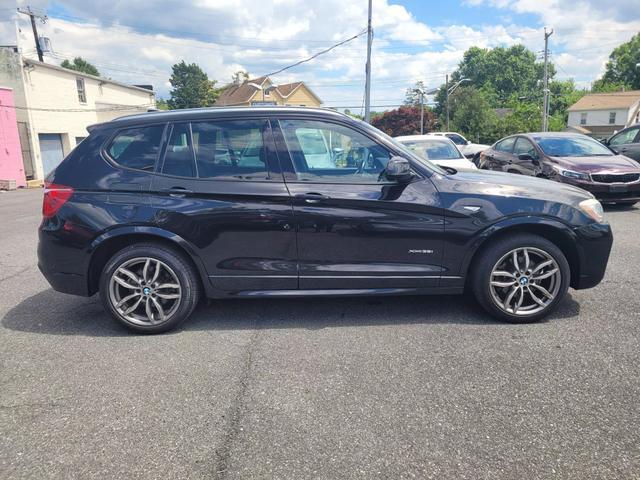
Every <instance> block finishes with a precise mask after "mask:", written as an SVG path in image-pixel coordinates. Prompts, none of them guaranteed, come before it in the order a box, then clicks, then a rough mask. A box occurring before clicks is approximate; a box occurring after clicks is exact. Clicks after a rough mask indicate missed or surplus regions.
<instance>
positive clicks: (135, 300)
mask: <svg viewBox="0 0 640 480" xmlns="http://www.w3.org/2000/svg"><path fill="white" fill-rule="evenodd" d="M199 295H200V290H199V282H198V277H197V273H196V272H195V270H194V268H193V267H192V266H191V264H190V263H189V262H188V261H187V260H186V259H185V258H184V257H183V256H182V255H180V254H179V253H177V252H176V251H174V250H172V249H170V248H167V247H164V246H161V245H155V244H138V245H133V246H131V247H128V248H125V249H123V250H121V251H119V252H118V253H116V254H115V255H114V256H113V257H112V258H111V259H110V260H109V261H108V262H107V265H106V266H105V268H104V270H103V272H102V275H101V277H100V297H101V299H102V303H103V304H104V307H105V308H106V310H107V311H108V312H109V313H111V315H112V316H113V317H114V318H115V319H116V320H117V321H119V322H120V323H122V324H123V325H124V326H126V327H127V328H129V329H131V330H134V331H136V332H141V333H161V332H166V331H168V330H171V329H173V328H175V327H177V326H178V325H180V324H181V323H182V322H183V321H184V320H186V318H187V317H188V316H189V315H190V314H191V312H193V309H194V308H195V306H196V305H197V303H198V299H199Z"/></svg>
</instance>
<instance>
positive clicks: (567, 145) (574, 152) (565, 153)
mask: <svg viewBox="0 0 640 480" xmlns="http://www.w3.org/2000/svg"><path fill="white" fill-rule="evenodd" d="M533 139H534V140H535V141H536V142H537V144H538V145H540V148H541V149H542V151H543V152H544V153H545V154H546V155H549V156H551V157H609V156H612V155H613V153H612V152H611V150H609V149H608V148H607V147H605V146H604V145H602V144H601V143H600V142H598V141H596V140H593V139H592V138H589V137H578V136H575V137H565V136H557V137H554V136H548V137H547V136H544V137H543V136H538V137H533Z"/></svg>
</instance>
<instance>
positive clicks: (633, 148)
mask: <svg viewBox="0 0 640 480" xmlns="http://www.w3.org/2000/svg"><path fill="white" fill-rule="evenodd" d="M609 147H611V149H613V150H614V151H615V152H616V153H619V154H620V155H625V156H627V157H629V158H633V159H634V160H636V161H637V162H640V127H633V128H629V129H627V130H624V131H622V132H620V133H618V134H617V135H615V136H613V137H611V140H610V141H609Z"/></svg>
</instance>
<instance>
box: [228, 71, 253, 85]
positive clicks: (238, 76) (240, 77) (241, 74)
mask: <svg viewBox="0 0 640 480" xmlns="http://www.w3.org/2000/svg"><path fill="white" fill-rule="evenodd" d="M247 80H249V74H248V73H247V72H246V71H244V70H238V71H237V72H234V74H233V75H231V81H232V82H233V83H235V84H237V85H240V84H241V83H244V82H246V81H247Z"/></svg>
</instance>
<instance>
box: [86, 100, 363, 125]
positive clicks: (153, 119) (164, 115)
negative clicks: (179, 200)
mask: <svg viewBox="0 0 640 480" xmlns="http://www.w3.org/2000/svg"><path fill="white" fill-rule="evenodd" d="M256 113H259V114H260V115H267V116H269V115H283V114H295V115H300V114H302V115H312V116H316V117H317V116H322V117H324V118H340V119H345V118H347V119H350V118H351V117H349V116H348V115H345V114H344V113H340V112H338V111H336V110H331V109H328V108H312V107H277V106H259V107H207V108H185V109H182V110H162V111H160V110H158V111H154V112H146V113H138V114H133V115H126V116H124V117H118V118H116V119H114V120H111V121H109V122H105V123H102V124H97V125H92V126H91V127H90V130H91V129H93V128H96V127H98V126H113V127H118V128H119V127H123V126H127V125H140V124H146V123H162V122H175V121H187V120H204V119H211V118H215V117H229V116H232V117H236V118H243V117H252V116H255V115H256Z"/></svg>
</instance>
